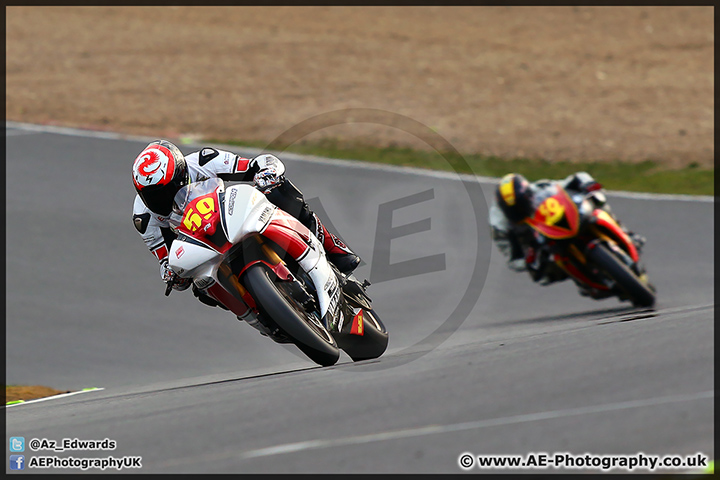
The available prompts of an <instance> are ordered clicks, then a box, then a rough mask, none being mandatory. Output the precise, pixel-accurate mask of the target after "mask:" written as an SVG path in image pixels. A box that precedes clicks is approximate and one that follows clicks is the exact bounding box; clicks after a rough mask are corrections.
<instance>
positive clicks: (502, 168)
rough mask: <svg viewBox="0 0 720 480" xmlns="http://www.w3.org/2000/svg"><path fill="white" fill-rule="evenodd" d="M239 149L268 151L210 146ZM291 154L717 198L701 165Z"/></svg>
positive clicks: (337, 149)
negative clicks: (577, 179) (589, 179)
mask: <svg viewBox="0 0 720 480" xmlns="http://www.w3.org/2000/svg"><path fill="white" fill-rule="evenodd" d="M209 142H211V143H222V144H226V145H234V146H238V147H252V148H261V149H264V148H267V149H268V150H275V149H276V148H273V146H272V145H270V146H268V145H267V144H266V143H263V142H246V141H235V140H229V141H228V140H209ZM286 151H288V152H293V153H300V154H308V155H317V156H321V157H329V158H337V159H351V160H360V161H365V162H373V163H384V164H390V165H398V166H411V167H416V168H426V169H431V170H445V171H452V170H455V171H458V172H460V173H468V174H475V175H481V176H488V177H501V176H503V175H505V174H506V173H509V172H518V173H522V174H523V175H524V176H525V177H526V178H527V179H528V180H530V181H534V180H539V179H541V178H549V179H559V178H563V177H565V176H567V175H569V174H571V173H574V172H578V171H586V172H588V173H590V174H591V175H592V176H593V177H595V179H596V180H598V181H599V182H600V183H601V184H603V186H604V187H605V188H606V189H608V190H625V191H632V192H649V193H668V194H687V195H714V194H715V170H714V169H703V168H700V167H699V166H698V165H697V164H691V165H690V166H688V167H686V168H682V169H672V170H671V169H666V168H663V166H662V165H661V164H660V163H659V162H655V161H652V160H647V161H644V162H639V163H632V162H624V161H620V160H617V161H609V162H599V161H597V162H569V161H558V162H550V161H547V160H541V159H529V158H512V159H506V158H500V157H493V156H485V155H479V154H463V159H464V161H463V159H461V158H458V157H457V155H456V154H453V153H444V154H443V155H441V154H439V153H437V152H434V151H422V150H413V149H410V148H402V147H384V148H378V147H370V146H367V145H363V144H357V143H347V142H339V141H337V140H320V141H315V142H307V143H302V142H298V143H295V144H293V145H291V146H290V147H288V148H287V150H286Z"/></svg>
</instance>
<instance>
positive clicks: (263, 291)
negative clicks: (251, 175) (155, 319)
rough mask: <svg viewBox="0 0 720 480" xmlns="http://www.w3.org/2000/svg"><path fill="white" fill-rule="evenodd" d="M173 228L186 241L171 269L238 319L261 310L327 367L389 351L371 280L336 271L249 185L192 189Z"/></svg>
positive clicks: (173, 252)
mask: <svg viewBox="0 0 720 480" xmlns="http://www.w3.org/2000/svg"><path fill="white" fill-rule="evenodd" d="M170 224H171V225H172V227H173V229H174V230H175V232H176V233H177V235H178V236H177V238H176V239H175V240H174V241H173V243H172V245H171V247H170V253H169V259H168V265H169V267H170V268H171V269H172V270H173V271H174V272H175V274H176V275H178V276H179V277H182V278H191V279H192V281H193V282H194V284H195V286H196V287H197V288H199V289H203V290H205V291H207V293H208V295H210V296H211V297H213V298H214V299H215V300H217V301H218V302H220V303H222V304H223V305H224V306H225V307H227V308H228V309H229V310H230V311H232V313H234V314H235V315H237V316H238V317H240V318H244V317H246V316H247V315H248V314H254V316H256V317H257V319H258V320H259V321H260V322H261V323H262V324H263V325H264V326H265V327H266V328H267V329H268V330H269V331H274V332H279V334H281V335H282V336H284V337H286V338H287V339H288V340H289V341H290V342H292V343H294V344H295V345H296V346H297V347H298V348H299V349H300V350H301V351H302V352H303V353H305V355H307V356H308V357H309V358H310V359H311V360H313V361H314V362H316V363H318V364H320V365H323V366H327V365H334V364H335V363H336V362H337V361H338V359H339V357H340V349H342V350H344V351H345V352H346V353H347V354H348V355H349V356H350V358H352V359H353V360H354V361H359V360H366V359H371V358H377V357H379V356H380V355H382V354H383V353H384V352H385V350H386V348H387V344H388V332H387V330H386V328H385V326H384V325H383V323H382V321H381V320H380V318H378V316H377V314H376V313H375V311H374V310H373V308H372V303H371V300H370V298H369V297H368V296H367V294H366V289H367V287H368V285H370V284H369V282H368V281H367V280H365V281H364V282H362V283H360V282H359V281H358V280H357V279H356V278H355V277H354V276H353V275H352V274H351V275H345V274H342V273H341V272H340V271H339V270H337V268H335V266H334V265H332V264H331V263H329V262H328V260H327V258H326V256H325V250H324V249H323V246H322V244H321V243H320V241H319V240H318V239H317V238H316V237H315V236H314V235H313V234H312V233H311V232H310V230H308V229H307V228H306V227H305V226H304V225H303V224H301V223H300V222H299V221H298V220H297V219H296V218H294V217H293V216H291V215H290V214H288V213H286V212H284V211H283V210H281V209H280V208H278V207H276V206H275V205H273V204H272V203H270V202H269V201H268V200H267V199H266V198H265V195H263V194H262V193H261V192H260V191H258V190H257V189H256V188H254V187H253V186H252V185H251V184H246V183H225V182H223V181H222V180H220V179H218V178H213V179H209V180H205V181H203V182H197V183H192V184H190V185H187V186H185V187H183V188H182V189H180V191H178V193H177V195H176V196H175V200H174V205H173V213H172V215H171V217H170ZM170 291H171V286H170V285H168V290H166V295H169V293H170Z"/></svg>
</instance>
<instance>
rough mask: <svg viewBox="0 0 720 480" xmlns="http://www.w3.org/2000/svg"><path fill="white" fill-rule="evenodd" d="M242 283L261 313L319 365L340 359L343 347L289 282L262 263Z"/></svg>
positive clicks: (245, 275) (326, 364) (249, 272)
mask: <svg viewBox="0 0 720 480" xmlns="http://www.w3.org/2000/svg"><path fill="white" fill-rule="evenodd" d="M243 283H244V284H245V287H246V288H247V289H248V291H249V292H250V295H252V297H253V299H254V300H255V304H256V305H257V307H258V310H260V313H261V314H262V315H263V316H264V317H265V318H269V319H272V321H274V322H275V323H276V324H277V326H278V327H280V329H281V330H282V331H283V332H285V333H286V334H287V335H288V336H289V337H290V338H291V339H292V340H293V343H294V344H295V345H296V346H297V347H298V348H299V349H300V350H301V351H302V352H303V353H305V355H307V356H308V357H309V358H310V359H311V360H312V361H314V362H315V363H317V364H319V365H323V366H329V365H334V364H335V363H337V361H338V359H339V358H340V350H339V349H338V346H337V343H336V342H335V339H334V338H333V336H332V335H331V334H330V333H329V332H328V331H327V330H326V329H325V327H324V326H323V325H322V323H321V322H320V320H319V319H318V318H317V316H316V315H313V314H312V313H308V312H307V311H306V310H305V309H304V308H303V306H302V305H301V304H300V302H299V301H298V300H296V299H295V298H294V296H293V289H292V285H291V283H290V282H286V281H282V280H279V279H277V278H275V275H274V274H270V273H269V269H268V267H267V266H265V265H264V264H262V263H257V264H255V265H253V266H251V267H250V268H248V269H247V271H246V272H245V274H244V275H243Z"/></svg>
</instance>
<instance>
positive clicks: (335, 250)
mask: <svg viewBox="0 0 720 480" xmlns="http://www.w3.org/2000/svg"><path fill="white" fill-rule="evenodd" d="M311 224H312V225H311V227H312V228H310V231H311V232H313V233H314V234H315V236H316V237H317V238H318V240H320V243H322V245H323V248H325V253H326V254H327V257H328V260H329V261H330V262H331V263H332V264H333V265H335V266H336V267H337V268H338V270H340V271H341V272H342V273H344V274H346V275H347V274H349V273H351V272H352V271H353V270H355V269H356V268H357V266H358V265H360V257H358V256H357V255H355V253H354V252H353V251H352V250H350V247H348V246H347V245H345V243H343V241H342V240H340V239H339V238H338V237H336V236H335V235H333V234H332V233H330V232H328V231H327V228H325V225H323V224H322V222H321V221H320V219H319V218H318V216H317V215H316V214H315V213H313V214H312V222H311Z"/></svg>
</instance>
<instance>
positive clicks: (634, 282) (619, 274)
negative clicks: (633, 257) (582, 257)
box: [588, 245, 655, 307]
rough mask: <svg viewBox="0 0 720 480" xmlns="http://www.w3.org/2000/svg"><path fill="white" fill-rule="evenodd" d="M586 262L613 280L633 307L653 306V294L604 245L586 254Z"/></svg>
mask: <svg viewBox="0 0 720 480" xmlns="http://www.w3.org/2000/svg"><path fill="white" fill-rule="evenodd" d="M588 260H590V261H591V262H592V263H594V264H595V265H596V266H597V267H598V268H600V270H603V271H604V272H605V273H606V274H607V275H608V276H609V277H610V278H612V279H613V280H615V282H616V283H617V285H618V287H619V288H620V289H621V290H623V291H624V292H625V293H627V294H628V296H629V297H630V300H631V301H632V302H633V305H635V306H640V307H651V306H653V305H654V304H655V293H654V292H653V291H652V289H651V288H650V287H649V286H648V285H646V284H645V283H643V282H642V281H641V280H640V279H639V278H638V277H637V275H636V274H635V273H634V272H633V271H632V270H631V269H630V268H628V267H627V265H625V264H624V263H622V262H621V261H620V259H619V258H618V257H616V256H615V255H613V254H612V252H610V250H608V248H607V247H606V246H605V245H597V246H596V247H595V248H593V249H592V250H590V252H589V253H588Z"/></svg>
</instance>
